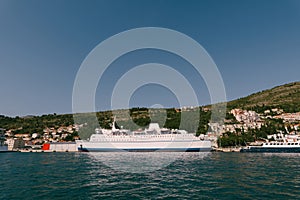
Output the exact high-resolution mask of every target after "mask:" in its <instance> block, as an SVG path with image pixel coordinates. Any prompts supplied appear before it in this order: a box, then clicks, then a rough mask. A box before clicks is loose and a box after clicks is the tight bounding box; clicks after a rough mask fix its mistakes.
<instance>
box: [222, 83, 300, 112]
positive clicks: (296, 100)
mask: <svg viewBox="0 0 300 200" xmlns="http://www.w3.org/2000/svg"><path fill="white" fill-rule="evenodd" d="M227 106H228V108H229V109H231V108H243V109H252V110H255V108H259V107H260V108H262V107H265V108H266V107H270V108H275V107H277V108H282V109H283V110H284V111H285V112H291V113H293V112H299V111H300V82H294V83H289V84H285V85H281V86H277V87H274V88H272V89H268V90H264V91H261V92H257V93H254V94H251V95H249V96H247V97H243V98H240V99H237V100H233V101H230V102H228V104H227Z"/></svg>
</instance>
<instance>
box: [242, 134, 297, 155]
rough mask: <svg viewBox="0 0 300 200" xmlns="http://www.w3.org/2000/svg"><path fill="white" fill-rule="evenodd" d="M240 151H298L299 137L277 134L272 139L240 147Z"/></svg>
mask: <svg viewBox="0 0 300 200" xmlns="http://www.w3.org/2000/svg"><path fill="white" fill-rule="evenodd" d="M241 152H263V153H268V152H270V153H300V137H299V136H298V135H282V134H278V137H276V140H274V141H269V140H266V141H265V142H262V143H257V144H256V145H253V144H252V145H249V146H247V147H244V148H242V149H241Z"/></svg>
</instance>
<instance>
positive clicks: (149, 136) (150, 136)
mask: <svg viewBox="0 0 300 200" xmlns="http://www.w3.org/2000/svg"><path fill="white" fill-rule="evenodd" d="M180 136H183V137H191V135H184V134H182V135H180ZM107 137H109V138H115V137H116V136H111V135H110V136H105V137H104V138H107ZM118 137H119V138H127V137H128V136H122V135H120V136H118ZM138 137H147V138H155V137H156V138H161V137H164V138H170V137H174V136H165V135H139V136H138ZM92 138H97V137H95V136H93V137H92ZM101 138H103V137H101Z"/></svg>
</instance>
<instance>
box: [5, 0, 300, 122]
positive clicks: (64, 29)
mask: <svg viewBox="0 0 300 200" xmlns="http://www.w3.org/2000/svg"><path fill="white" fill-rule="evenodd" d="M299 22H300V2H299V1H297V0H293V1H291V0H286V1H283V0H281V1H278V0H249V1H247V0H227V1H217V0H212V1H173V0H165V1H162V0H161V1H150V0H149V1H140V0H138V1H134V0H131V1H125V0H124V1H115V0H113V1H83V0H82V1H71V0H69V1H64V0H51V1H50V0H49V1H46V0H41V1H40V0H26V1H20V0H0V27H1V28H0V76H1V78H0V91H1V101H0V102H1V103H0V114H4V115H9V116H16V115H18V116H23V115H30V114H33V115H41V114H48V113H71V112H72V89H73V83H74V80H75V77H76V73H77V70H78V69H79V67H80V65H81V63H82V61H83V60H84V58H85V57H86V56H87V54H88V53H89V52H90V51H91V50H92V49H93V48H94V47H95V46H96V45H98V44H99V43H100V42H101V41H103V40H105V39H107V38H108V37H110V36H112V35H114V34H117V33H119V32H122V31H125V30H128V29H132V28H138V27H149V26H150V27H164V28H169V29H174V30H176V31H180V32H182V33H184V34H186V35H188V36H190V37H192V38H193V39H195V40H196V41H197V42H199V43H200V44H201V45H202V46H203V47H204V48H205V49H206V51H207V52H208V53H209V54H210V56H211V57H212V58H213V60H214V61H215V63H216V64H217V66H218V69H219V71H220V73H221V75H222V78H223V80H224V84H225V89H226V93H227V98H228V100H231V99H235V98H239V97H242V96H246V95H248V94H251V93H253V92H257V91H261V90H264V89H268V88H272V87H274V86H277V85H280V84H284V83H288V82H293V81H299V80H300V78H299V77H300V67H299V65H300V26H299ZM154 61H155V62H159V63H166V64H169V65H170V66H173V67H174V68H177V69H179V70H180V72H181V73H182V74H184V75H186V76H188V77H189V80H190V81H191V82H192V85H193V87H194V89H195V91H196V92H197V95H198V98H199V104H207V103H209V95H208V94H207V89H206V86H205V83H204V82H203V80H202V79H201V77H197V76H196V75H193V71H192V70H190V68H189V66H188V65H189V64H188V63H185V61H183V60H180V58H178V57H176V56H174V55H170V54H169V53H167V52H159V51H155V50H145V51H141V52H135V53H132V54H128V55H125V56H123V57H121V58H120V59H118V60H116V62H114V63H113V64H112V66H111V67H110V68H109V70H108V71H107V73H106V76H105V77H104V78H103V80H102V81H100V82H99V86H98V88H99V90H97V95H96V102H97V103H96V107H97V109H99V110H107V109H109V97H110V94H111V89H112V88H113V85H114V83H115V82H116V80H118V77H120V76H121V75H122V73H124V72H126V70H128V69H129V68H130V67H132V66H134V65H136V64H142V63H147V62H154ZM198 86H199V87H198ZM130 103H131V106H151V105H153V104H162V105H164V106H166V107H172V106H177V105H178V102H177V100H176V98H175V95H174V94H172V93H171V92H170V91H169V90H168V89H167V88H163V87H158V86H157V85H152V86H144V87H141V88H140V89H139V90H137V91H136V93H135V94H134V95H133V97H132V99H131V101H130Z"/></svg>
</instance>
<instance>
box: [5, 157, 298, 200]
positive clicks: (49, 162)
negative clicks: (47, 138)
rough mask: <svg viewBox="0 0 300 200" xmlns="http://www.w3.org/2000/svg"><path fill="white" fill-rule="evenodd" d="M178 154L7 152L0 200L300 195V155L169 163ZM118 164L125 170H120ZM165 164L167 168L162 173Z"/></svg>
mask: <svg viewBox="0 0 300 200" xmlns="http://www.w3.org/2000/svg"><path fill="white" fill-rule="evenodd" d="M175 155H178V154H176V153H158V152H154V153H95V154H88V153H3V154H0V162H1V168H0V173H1V178H0V191H1V192H0V199H66V198H70V199H166V198H167V199H168V198H175V199H235V198H239V199H253V198H254V199H270V198H274V199H281V198H287V199H297V198H299V196H300V192H299V189H300V188H299V187H300V170H299V167H300V159H299V158H300V154H254V153H253V154H251V153H249V154H247V153H243V154H242V153H184V154H182V155H180V157H179V159H177V160H176V161H175V162H172V163H167V162H166V161H170V158H172V156H175ZM116 160H120V162H121V163H122V164H123V165H124V166H125V167H123V168H122V167H121V168H120V166H122V165H120V164H118V163H117V162H115V161H116ZM133 162H137V163H133ZM103 163H105V164H103ZM128 163H129V164H128ZM143 165H148V166H147V167H146V168H141V169H140V170H139V172H145V171H147V172H146V173H130V172H126V170H127V171H134V170H137V169H138V167H141V166H143ZM151 165H152V166H153V167H152V168H151ZM162 165H163V166H165V167H164V168H160V167H161V166H162ZM109 166H110V167H109ZM153 170H156V171H153Z"/></svg>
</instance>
